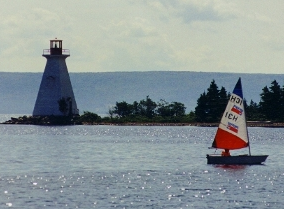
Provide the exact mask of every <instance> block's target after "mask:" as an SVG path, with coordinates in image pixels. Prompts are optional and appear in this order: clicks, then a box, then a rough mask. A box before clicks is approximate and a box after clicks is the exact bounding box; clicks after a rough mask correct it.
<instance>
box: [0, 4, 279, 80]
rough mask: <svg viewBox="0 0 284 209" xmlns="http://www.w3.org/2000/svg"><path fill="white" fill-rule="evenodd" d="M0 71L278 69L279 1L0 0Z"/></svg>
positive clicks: (230, 71)
mask: <svg viewBox="0 0 284 209" xmlns="http://www.w3.org/2000/svg"><path fill="white" fill-rule="evenodd" d="M0 3H1V7H0V71H1V72H43V70H44V67H45V63H46V59H45V58H44V57H42V53H43V49H48V48H49V41H50V40H51V39H54V38H57V39H61V40H63V48H64V49H69V50H70V55H71V56H70V57H69V58H68V59H67V60H66V63H67V66H68V70H69V72H116V71H120V72H122V71H128V72H129V71H130V72H131V71H197V72H199V71H201V72H229V73H267V74H282V72H284V13H283V9H284V1H283V0H270V1H267V0H235V1H232V0H211V1H207V0H103V1H102V0H83V1H78V0H59V1H58V0H48V1H43V0H28V1H19V0H9V1H7V0H5V1H4V0H0Z"/></svg>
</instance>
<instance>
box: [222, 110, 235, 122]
mask: <svg viewBox="0 0 284 209" xmlns="http://www.w3.org/2000/svg"><path fill="white" fill-rule="evenodd" d="M225 117H226V118H229V119H230V120H233V121H235V122H237V120H238V116H236V115H234V114H233V113H229V112H226V113H225Z"/></svg>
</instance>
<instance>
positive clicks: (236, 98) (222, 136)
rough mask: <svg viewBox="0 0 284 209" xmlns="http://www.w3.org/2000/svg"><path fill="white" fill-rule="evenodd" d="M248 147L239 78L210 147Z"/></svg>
mask: <svg viewBox="0 0 284 209" xmlns="http://www.w3.org/2000/svg"><path fill="white" fill-rule="evenodd" d="M247 146H248V134H247V126H246V118H245V110H244V103H243V91H242V83H241V78H239V80H238V82H237V84H236V86H235V88H234V90H233V93H232V95H231V96H230V99H229V101H228V104H227V107H226V109H225V112H224V114H223V117H222V119H221V122H220V125H219V127H218V130H217V133H216V136H215V139H214V141H213V144H212V147H214V148H219V149H230V150H232V149H241V148H244V147H247Z"/></svg>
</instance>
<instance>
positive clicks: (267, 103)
mask: <svg viewBox="0 0 284 209" xmlns="http://www.w3.org/2000/svg"><path fill="white" fill-rule="evenodd" d="M260 97H261V98H260V102H259V106H260V110H261V112H262V114H263V115H264V116H265V118H266V119H267V120H272V121H279V120H283V108H282V107H283V89H282V90H281V87H280V85H279V84H278V83H277V81H276V80H274V81H272V83H271V86H270V87H269V88H268V87H267V86H265V87H264V88H263V89H262V93H261V94H260Z"/></svg>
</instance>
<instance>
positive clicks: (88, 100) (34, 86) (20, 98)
mask: <svg viewBox="0 0 284 209" xmlns="http://www.w3.org/2000/svg"><path fill="white" fill-rule="evenodd" d="M42 74H43V73H7V72H0V92H1V93H0V114H27V115H31V114H32V111H33V108H34V104H35V100H36V97H37V92H38V89H39V85H40V82H41V77H42ZM239 77H241V78H242V83H243V88H244V97H245V98H246V99H247V100H248V101H250V100H251V99H252V100H253V101H255V102H259V99H260V96H259V94H260V93H261V92H262V88H263V87H264V86H268V87H269V86H270V85H271V82H272V81H273V80H276V81H278V83H279V84H280V85H281V86H283V80H284V75H278V74H277V75H275V74H274V75H273V74H234V73H206V72H173V71H158V72H156V71H153V72H107V73H70V78H71V82H72V86H73V90H74V94H75V98H76V101H77V106H78V108H79V109H80V113H83V111H91V112H95V113H97V114H100V115H105V114H107V113H108V110H109V107H111V106H113V105H115V103H116V102H121V101H126V102H128V103H132V102H133V101H140V100H142V99H145V98H146V96H147V95H149V97H150V98H151V99H152V100H153V101H155V102H158V101H159V100H160V99H164V100H166V101H168V102H173V101H176V102H181V103H183V104H185V106H186V107H187V112H189V111H190V110H194V108H195V106H196V101H197V99H198V97H199V96H200V94H201V93H203V92H204V91H206V90H207V88H208V87H209V85H210V83H211V81H212V80H213V79H214V80H215V81H216V84H217V85H218V87H219V88H221V86H224V87H225V88H226V90H227V91H229V92H231V91H232V89H233V88H234V85H235V83H236V81H237V79H238V78H239Z"/></svg>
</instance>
